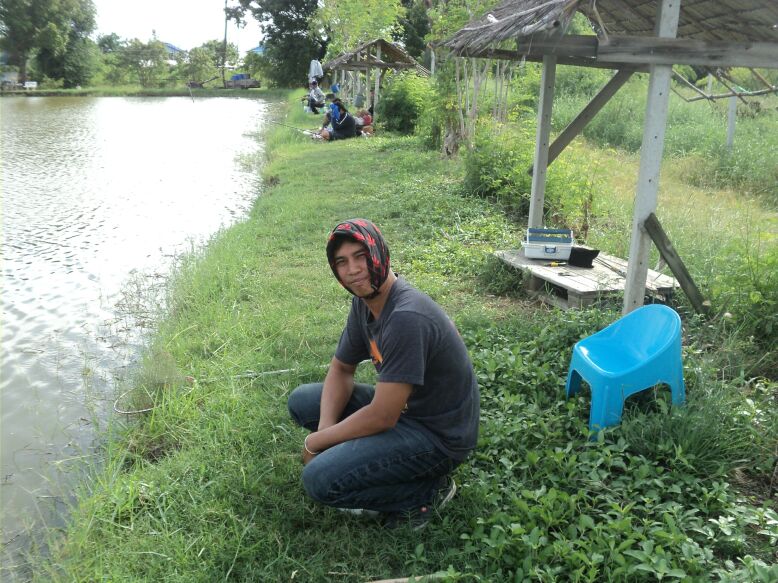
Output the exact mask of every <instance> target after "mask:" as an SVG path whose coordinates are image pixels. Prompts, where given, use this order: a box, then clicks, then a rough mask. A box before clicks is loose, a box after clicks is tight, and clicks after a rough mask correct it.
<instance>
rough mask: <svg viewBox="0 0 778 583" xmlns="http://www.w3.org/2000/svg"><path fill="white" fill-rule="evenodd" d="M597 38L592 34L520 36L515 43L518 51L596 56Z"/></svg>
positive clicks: (570, 55)
mask: <svg viewBox="0 0 778 583" xmlns="http://www.w3.org/2000/svg"><path fill="white" fill-rule="evenodd" d="M599 42H600V41H599V39H598V38H597V37H596V36H594V35H583V34H567V35H565V36H560V37H554V38H548V37H545V38H544V37H538V36H531V37H522V38H520V39H519V41H518V42H517V43H516V50H517V51H518V52H519V53H535V54H542V55H555V56H558V57H561V56H563V55H564V56H567V57H596V56H597V46H598V44H599Z"/></svg>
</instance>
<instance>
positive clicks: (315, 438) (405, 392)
mask: <svg viewBox="0 0 778 583" xmlns="http://www.w3.org/2000/svg"><path fill="white" fill-rule="evenodd" d="M333 361H334V359H333ZM341 364H342V363H341ZM330 370H332V368H330ZM327 377H328V378H329V373H328V374H327ZM351 378H352V383H353V373H352V377H351ZM352 386H353V384H352ZM325 387H326V381H325ZM412 390H413V386H412V385H410V384H406V383H381V382H379V383H378V384H377V385H376V390H375V395H374V397H373V400H372V402H371V403H370V404H369V405H366V406H365V407H362V408H361V409H360V410H359V411H357V412H356V413H354V414H353V415H349V416H348V417H346V418H345V419H344V420H343V421H341V422H339V423H336V424H334V425H330V426H328V427H326V428H324V429H322V428H321V425H320V426H319V431H317V432H316V433H311V434H310V435H309V436H308V438H307V440H306V446H307V448H308V449H309V450H311V451H312V452H317V453H319V452H322V451H324V450H325V449H328V448H330V447H332V446H334V445H337V444H339V443H343V442H344V441H349V440H351V439H356V438H358V437H365V436H367V435H374V434H376V433H381V432H383V431H386V430H387V429H391V428H392V427H394V426H395V425H396V424H397V420H398V419H399V418H400V415H401V414H402V412H403V409H404V408H405V404H406V403H407V402H408V398H409V397H410V396H411V391H412ZM323 403H324V395H322V417H323V412H324V405H323ZM343 407H345V402H344V403H343ZM340 410H341V411H342V409H340ZM311 459H312V456H307V459H306V458H304V461H305V462H306V463H307V462H308V461H310V460H311Z"/></svg>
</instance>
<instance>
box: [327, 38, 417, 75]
mask: <svg viewBox="0 0 778 583" xmlns="http://www.w3.org/2000/svg"><path fill="white" fill-rule="evenodd" d="M379 47H380V48H381V58H380V59H378V58H377V57H376V49H378V48H379ZM368 67H371V68H378V69H415V70H416V71H417V72H418V73H419V74H421V75H424V76H427V77H428V76H429V74H430V72H429V71H428V70H427V69H426V68H424V67H422V66H421V65H420V64H419V63H418V62H417V61H416V59H414V58H413V57H412V56H410V55H409V54H408V53H406V52H405V50H404V49H403V48H402V47H399V46H397V45H396V44H394V43H390V42H388V41H385V40H384V39H382V38H378V39H375V40H372V41H370V42H366V43H363V44H361V45H359V46H358V47H357V48H355V49H354V50H353V51H350V52H347V53H343V54H341V55H339V56H338V57H336V58H334V59H332V60H331V61H327V62H326V63H324V65H322V69H324V70H325V71H331V70H334V69H350V70H364V69H366V68H368Z"/></svg>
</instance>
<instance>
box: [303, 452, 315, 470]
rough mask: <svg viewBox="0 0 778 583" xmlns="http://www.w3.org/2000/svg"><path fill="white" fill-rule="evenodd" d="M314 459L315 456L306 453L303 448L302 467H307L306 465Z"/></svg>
mask: <svg viewBox="0 0 778 583" xmlns="http://www.w3.org/2000/svg"><path fill="white" fill-rule="evenodd" d="M315 457H316V455H314V454H312V453H308V451H307V450H306V449H305V448H303V465H304V466H307V465H308V463H309V462H310V461H311V460H312V459H313V458H315Z"/></svg>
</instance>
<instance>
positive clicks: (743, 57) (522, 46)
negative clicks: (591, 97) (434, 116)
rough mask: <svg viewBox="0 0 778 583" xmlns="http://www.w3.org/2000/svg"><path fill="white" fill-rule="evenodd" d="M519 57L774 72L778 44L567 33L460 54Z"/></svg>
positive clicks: (612, 65)
mask: <svg viewBox="0 0 778 583" xmlns="http://www.w3.org/2000/svg"><path fill="white" fill-rule="evenodd" d="M523 55H525V56H526V58H527V60H533V61H537V60H539V58H540V57H542V55H556V57H557V62H558V63H559V64H560V65H568V64H569V65H574V64H584V63H586V62H587V61H592V62H600V63H608V64H609V68H612V69H620V68H622V67H624V66H625V65H674V64H684V65H701V66H707V67H759V68H766V69H778V43H768V42H731V41H701V40H695V39H688V38H665V37H642V36H608V38H607V39H598V37H596V36H583V35H574V34H571V35H565V36H562V37H558V38H554V39H546V38H542V39H541V38H534V37H529V38H522V39H520V40H519V42H518V43H517V50H516V51H509V50H505V49H502V50H500V49H483V50H479V51H464V52H462V53H461V54H460V56H469V57H489V56H492V57H495V58H512V59H514V60H520V59H521V58H522V56H523ZM571 59H572V61H571ZM576 61H577V62H576ZM585 66H586V65H585ZM588 66H597V65H588Z"/></svg>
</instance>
